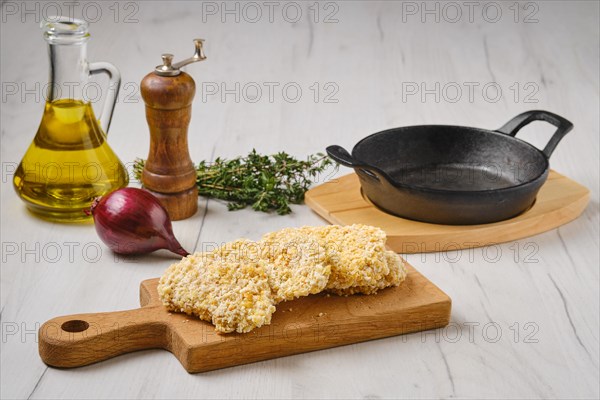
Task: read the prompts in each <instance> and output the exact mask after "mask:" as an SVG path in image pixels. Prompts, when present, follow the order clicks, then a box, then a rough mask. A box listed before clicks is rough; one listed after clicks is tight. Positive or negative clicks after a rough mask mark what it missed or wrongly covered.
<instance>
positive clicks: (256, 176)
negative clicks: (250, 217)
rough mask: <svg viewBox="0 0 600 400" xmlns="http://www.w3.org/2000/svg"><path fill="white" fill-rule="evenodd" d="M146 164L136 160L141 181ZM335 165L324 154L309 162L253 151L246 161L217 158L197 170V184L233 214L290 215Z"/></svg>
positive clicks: (203, 163)
mask: <svg viewBox="0 0 600 400" xmlns="http://www.w3.org/2000/svg"><path fill="white" fill-rule="evenodd" d="M144 162H145V161H144V160H142V159H139V158H138V159H136V160H135V162H134V166H133V171H134V175H135V177H136V178H137V179H138V180H140V178H141V176H142V170H143V168H144ZM331 165H333V163H332V161H331V160H330V159H329V158H328V157H327V156H326V155H324V154H322V153H316V154H313V155H310V156H308V157H307V158H306V160H299V159H296V158H294V157H292V156H290V155H289V154H287V153H285V152H279V153H277V154H273V155H261V154H258V153H257V152H256V150H254V149H253V150H252V151H251V152H250V153H249V154H248V155H247V156H245V157H237V158H233V159H231V160H227V159H225V158H221V157H219V158H217V159H216V160H215V161H213V162H208V161H201V162H200V163H199V164H198V165H197V166H196V174H197V177H196V184H197V185H198V194H199V195H200V196H205V197H210V198H215V199H220V200H225V201H226V202H227V207H228V209H229V210H230V211H232V210H240V209H242V208H246V207H247V206H251V207H252V209H254V210H255V211H262V212H270V211H276V212H277V213H278V214H280V215H285V214H289V213H290V212H291V211H292V209H291V208H290V204H299V203H302V201H303V200H304V193H306V191H307V190H308V189H309V188H310V186H311V185H312V184H313V183H314V182H316V181H318V180H320V177H321V175H322V174H323V173H324V172H325V171H326V169H327V167H329V166H331Z"/></svg>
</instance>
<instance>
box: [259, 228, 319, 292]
mask: <svg viewBox="0 0 600 400" xmlns="http://www.w3.org/2000/svg"><path fill="white" fill-rule="evenodd" d="M259 244H260V248H261V251H262V253H261V256H262V259H263V260H265V261H266V268H267V274H268V276H269V285H271V290H272V293H273V296H274V298H275V302H276V303H280V302H282V301H285V300H293V299H295V298H297V297H301V296H308V295H309V294H315V293H319V292H321V291H323V289H325V286H326V285H327V282H328V281H329V276H330V274H331V267H330V266H329V265H328V264H326V263H325V249H324V248H323V247H322V246H321V245H320V244H319V242H318V241H316V240H314V239H313V238H312V237H309V236H306V235H305V234H304V233H303V232H302V231H300V230H298V229H293V228H287V229H282V230H280V231H277V232H272V233H268V234H266V235H264V236H263V238H262V240H261V241H260V242H259Z"/></svg>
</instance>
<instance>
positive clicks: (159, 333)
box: [38, 306, 169, 368]
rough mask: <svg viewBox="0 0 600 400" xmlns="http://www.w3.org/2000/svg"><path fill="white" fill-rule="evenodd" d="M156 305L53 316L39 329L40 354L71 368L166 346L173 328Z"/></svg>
mask: <svg viewBox="0 0 600 400" xmlns="http://www.w3.org/2000/svg"><path fill="white" fill-rule="evenodd" d="M159 307H162V306H159ZM156 308H157V307H142V308H138V309H135V310H127V311H116V312H105V313H96V314H74V315H65V316H62V317H57V318H53V319H51V320H49V321H47V322H45V323H44V324H43V325H42V326H41V327H40V330H39V332H38V344H39V353H40V356H41V358H42V360H43V361H44V362H45V363H46V364H48V365H51V366H53V367H62V368H71V367H80V366H83V365H88V364H92V363H95V362H98V361H102V360H106V359H107V358H111V357H114V356H118V355H120V354H124V353H129V352H132V351H136V350H144V349H152V348H166V347H167V332H168V330H169V328H168V324H167V323H166V322H165V321H159V320H157V318H156V316H157V314H159V313H157V312H156Z"/></svg>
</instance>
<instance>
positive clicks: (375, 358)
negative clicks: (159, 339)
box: [0, 1, 600, 399]
mask: <svg viewBox="0 0 600 400" xmlns="http://www.w3.org/2000/svg"><path fill="white" fill-rule="evenodd" d="M56 4H58V5H59V7H62V10H60V12H61V13H62V14H67V13H68V12H69V8H68V7H69V6H68V5H67V3H66V2H65V3H63V2H54V5H49V3H44V2H40V3H38V2H29V4H28V5H27V7H29V8H27V9H25V7H26V6H25V5H23V3H21V2H11V1H5V2H3V3H2V28H1V29H2V32H1V33H2V35H1V40H2V41H1V51H2V53H1V80H2V85H3V87H2V96H3V98H2V103H1V107H2V110H1V132H2V146H1V149H2V152H1V154H2V190H1V199H2V205H1V207H2V230H1V233H2V240H1V241H2V268H1V282H2V285H1V306H2V314H1V323H2V342H1V350H2V351H1V356H0V360H1V378H2V382H1V397H2V398H7V399H8V398H77V399H82V398H242V397H243V398H248V397H257V398H398V397H408V398H415V397H427V398H431V397H487V398H499V397H507V398H524V397H528V398H529V397H533V398H538V397H553V398H556V397H558V398H567V397H569V398H598V396H599V395H600V394H599V388H598V380H599V362H598V353H599V332H598V327H599V301H600V299H599V276H598V265H599V245H598V241H599V232H598V226H599V223H598V222H599V221H598V219H599V218H598V215H599V213H598V209H599V206H598V199H599V197H598V189H599V188H598V186H599V185H598V171H599V139H598V138H599V131H600V129H599V118H598V110H599V106H600V104H599V93H598V91H599V86H598V85H599V79H598V71H599V68H600V66H599V54H598V52H599V31H598V30H599V23H598V22H599V21H598V2H594V1H581V2H567V1H551V2H550V1H549V2H541V1H540V2H529V3H527V2H521V3H519V4H517V7H515V6H514V2H513V1H507V2H497V3H483V2H473V3H469V4H465V3H464V2H457V3H445V2H433V1H432V2H427V4H425V5H424V4H423V3H421V2H393V1H386V2H369V3H367V2H366V1H354V2H341V1H338V2H329V3H318V4H316V5H315V4H313V2H306V3H300V2H299V3H287V2H274V3H269V4H265V3H263V2H257V3H253V4H252V5H250V6H248V5H246V3H241V2H229V3H227V5H224V4H223V3H221V2H204V3H200V2H198V3H197V2H192V1H182V2H168V3H167V2H166V1H152V2H121V3H117V4H116V5H115V4H113V2H107V3H102V4H100V3H99V2H96V3H91V4H88V3H83V2H82V3H78V4H79V5H78V6H76V7H75V8H74V9H73V13H74V16H76V17H81V16H82V15H83V16H84V17H87V18H88V19H89V20H92V21H95V22H94V23H92V24H91V33H92V39H91V40H90V42H89V58H90V60H103V61H111V62H113V63H115V64H116V65H117V66H118V67H119V68H120V70H121V73H122V76H123V88H122V97H121V101H120V103H119V104H118V106H117V109H116V113H115V118H114V121H113V125H112V128H111V131H110V134H109V142H110V144H111V146H112V148H113V149H114V150H115V151H116V152H117V153H118V155H119V157H120V158H121V160H123V161H124V162H130V161H132V160H133V159H134V158H135V157H144V156H146V155H147V149H148V141H149V135H148V130H147V125H146V121H145V117H144V106H143V102H142V101H141V99H140V96H139V92H138V90H137V88H138V84H139V82H140V81H141V79H142V77H143V76H144V75H145V74H146V73H148V72H149V71H151V70H152V69H153V67H154V66H155V65H156V64H158V63H159V62H160V54H161V53H164V52H172V53H174V54H175V56H176V59H181V58H183V57H188V56H190V55H191V53H192V49H193V47H192V46H193V45H192V41H191V40H192V39H193V38H194V37H198V36H200V37H203V38H205V39H206V54H207V56H208V60H207V61H206V62H204V63H201V64H196V65H193V66H190V67H189V68H188V72H190V73H191V74H192V75H193V76H194V78H195V79H196V82H197V84H198V88H199V91H198V93H197V96H196V99H195V102H194V106H193V109H194V111H193V118H192V122H191V126H190V148H191V154H192V158H193V159H194V160H201V159H211V158H213V157H216V156H226V157H233V156H236V155H240V154H245V153H247V152H248V151H249V150H250V149H252V148H256V149H257V150H258V151H260V152H262V153H273V152H276V151H279V150H285V151H288V152H290V153H292V154H294V155H297V156H305V155H306V154H309V153H313V152H317V151H323V150H324V148H325V147H326V146H327V145H330V144H340V145H343V146H345V147H347V148H351V147H352V146H353V145H354V144H355V143H356V142H357V141H358V140H359V139H361V138H362V137H364V136H366V135H368V134H370V133H373V132H376V131H378V130H382V129H385V128H389V127H395V126H403V125H412V124H430V123H446V124H457V125H472V126H478V127H484V128H497V127H499V126H501V125H502V124H503V123H504V122H506V121H507V120H508V119H509V118H511V117H513V116H515V115H516V114H518V113H520V112H522V111H525V110H528V109H546V110H549V111H553V112H555V113H558V114H560V115H563V116H565V117H566V118H568V119H570V120H571V121H573V123H574V124H575V129H574V130H573V132H572V133H570V134H569V135H568V136H567V137H566V138H565V139H564V140H563V142H562V143H561V144H560V146H559V147H558V148H557V151H556V152H555V154H554V155H553V157H552V160H551V164H552V167H553V168H554V169H556V170H557V171H559V172H561V173H563V174H566V175H567V176H569V177H571V178H573V179H575V180H577V181H578V182H580V183H582V184H584V185H586V186H587V187H588V188H590V190H591V193H592V196H591V202H590V205H589V206H588V208H587V210H586V211H585V212H584V214H583V215H582V216H581V217H580V218H579V219H578V220H576V221H574V222H572V223H570V224H568V225H566V226H563V227H561V228H560V229H557V230H554V231H551V232H547V233H544V234H541V235H538V236H535V237H532V238H528V239H524V240H520V241H518V242H514V243H508V244H504V245H502V246H498V247H497V248H495V249H488V250H485V249H476V250H473V251H469V252H468V251H464V252H453V253H444V254H439V253H438V254H424V255H420V254H414V255H409V256H407V258H408V260H409V261H410V262H411V263H412V264H413V265H414V266H415V267H416V268H417V269H418V270H419V271H421V272H422V273H423V274H425V275H426V276H427V277H428V278H429V279H431V280H432V281H433V282H434V283H436V284H437V285H438V286H439V287H440V288H442V289H443V290H444V291H446V292H447V293H448V294H449V295H450V296H451V297H452V299H453V312H452V324H451V325H450V327H449V328H447V329H445V330H440V331H437V332H427V333H416V334H411V335H406V336H402V337H395V338H389V339H383V340H377V341H373V342H369V343H363V344H357V345H351V346H345V347H341V348H335V349H330V350H325V351H319V352H314V353H309V354H304V355H298V356H292V357H287V358H282V359H276V360H271V361H265V362H260V363H255V364H250V365H245V366H241V367H235V368H229V369H225V370H219V371H215V372H209V373H205V374H198V375H189V374H187V373H186V372H185V371H184V369H183V368H182V367H181V365H180V364H179V362H178V361H177V360H176V359H175V358H174V357H173V356H172V355H171V354H169V353H168V352H166V351H161V350H152V351H142V352H138V353H134V354H129V355H125V356H121V357H117V358H115V359H112V360H109V361H106V362H102V363H99V364H96V365H91V366H88V367H84V368H79V369H73V370H57V369H52V368H48V367H47V366H46V365H44V364H43V363H42V361H41V360H40V358H39V356H38V350H37V342H36V340H37V339H36V331H37V327H38V326H39V325H40V324H41V323H43V322H44V321H46V320H48V319H50V318H52V317H55V316H58V315H64V314H71V313H77V312H98V311H111V310H119V309H127V308H134V307H137V306H138V292H137V291H138V285H139V282H140V281H141V280H143V279H146V278H151V277H156V276H159V275H160V274H161V272H162V271H163V270H164V269H165V268H166V267H167V266H168V264H169V263H170V262H172V261H173V259H172V258H170V256H168V255H167V254H166V253H157V254H153V255H148V256H144V257H140V258H137V259H134V260H123V259H121V258H118V257H115V256H114V255H113V254H111V253H110V251H109V250H108V249H107V248H106V247H105V246H104V245H103V244H102V243H101V242H100V241H99V239H98V238H97V236H96V233H95V231H94V228H93V226H92V225H79V226H70V225H60V224H52V223H47V222H44V221H40V220H38V219H36V218H34V217H32V216H31V215H30V214H28V212H27V211H26V210H25V207H24V205H23V203H22V202H21V201H20V200H19V199H18V198H17V196H16V195H15V193H14V191H13V189H12V187H11V186H12V171H13V170H14V168H15V167H16V164H17V163H18V162H19V161H20V159H21V157H22V155H23V154H24V153H25V150H26V149H27V146H28V145H29V143H30V142H31V140H32V139H33V136H34V134H35V132H36V129H37V127H38V124H39V119H40V117H41V114H42V109H43V100H42V99H40V97H39V96H37V99H36V94H35V93H33V94H32V93H29V92H27V91H26V90H27V89H32V88H33V92H36V89H35V85H36V84H37V85H42V86H43V85H44V84H45V83H46V78H47V76H48V71H47V60H46V57H47V56H46V48H45V46H46V44H45V42H44V40H43V39H42V36H41V32H40V30H39V28H38V27H37V23H36V21H35V19H36V18H39V17H40V14H43V13H44V12H45V13H56V12H57V11H56V9H55V8H54V9H53V8H51V7H55V5H56ZM35 7H37V11H36V8H35ZM236 7H237V8H236ZM298 7H300V10H301V11H302V14H301V15H298V14H297V12H298ZM226 8H227V9H226ZM98 9H100V11H101V13H100V14H98V12H97V10H98ZM27 10H34V11H31V12H28V11H27ZM227 10H234V11H232V13H227ZM236 10H237V11H236ZM427 10H434V11H432V13H428V12H427ZM436 10H437V11H436ZM257 11H260V13H261V15H260V16H259V15H258V14H257ZM457 12H460V14H457ZM499 12H500V13H501V14H499ZM236 13H237V15H236ZM236 18H238V19H239V22H236ZM436 19H437V21H436ZM423 20H424V22H423ZM515 20H516V22H515ZM326 21H327V22H326ZM15 84H16V86H15ZM236 84H239V89H236ZM257 86H258V87H260V88H261V92H262V93H261V94H260V96H256V94H257V91H256V87H257ZM15 87H17V91H16V93H14V92H15V91H14V90H13V89H14V88H15ZM269 87H272V88H273V92H272V94H271V95H272V96H271V98H270V97H269ZM284 88H285V90H284ZM298 88H300V89H301V96H300V97H299V98H296V97H297V94H296V90H297V89H298ZM457 88H459V89H460V92H457ZM469 88H472V90H473V91H472V92H470V91H469ZM498 88H499V89H500V90H501V94H500V95H499V96H498V93H497V92H496V91H497V90H498ZM317 89H318V90H317ZM202 90H204V93H203V94H202V93H201V91H202ZM224 90H229V92H224ZM27 93H29V94H27ZM236 94H237V95H238V96H239V99H237V100H236ZM436 96H437V98H436ZM296 100H297V101H296ZM549 132H551V128H550V127H549V126H547V125H544V124H543V123H535V124H532V125H531V126H530V127H528V128H527V129H526V130H525V131H524V132H523V137H525V138H526V139H528V140H530V141H532V142H533V143H534V144H536V145H542V144H543V143H544V142H545V140H547V137H548V134H549ZM348 172H349V170H347V169H344V170H342V171H340V173H348ZM323 223H324V221H323V220H321V219H320V218H318V217H317V216H316V215H315V214H314V213H313V212H312V211H311V210H310V209H308V208H307V207H306V206H295V207H294V212H293V214H291V215H288V216H284V217H281V216H277V215H267V214H263V213H256V212H253V211H247V210H245V211H237V212H228V211H227V209H226V207H225V206H224V205H223V204H221V203H219V202H216V201H212V200H210V201H207V200H206V199H203V198H201V199H200V211H199V212H198V214H197V215H196V216H194V217H193V218H190V219H189V220H186V221H182V222H177V223H175V224H174V225H175V227H174V229H175V233H176V236H177V237H178V238H179V239H180V241H181V242H182V244H183V246H184V247H185V248H187V249H196V250H199V249H201V248H202V246H203V245H205V244H207V243H214V242H217V243H220V242H223V241H228V240H232V239H235V238H238V237H248V238H251V239H256V238H258V237H259V236H260V235H261V234H263V233H264V232H267V231H271V230H275V229H278V228H281V227H285V226H299V225H304V224H317V225H318V224H323ZM487 251H489V252H490V253H487ZM492 251H500V252H501V254H500V256H499V257H496V256H495V255H491V252H492ZM490 259H494V262H492V261H490Z"/></svg>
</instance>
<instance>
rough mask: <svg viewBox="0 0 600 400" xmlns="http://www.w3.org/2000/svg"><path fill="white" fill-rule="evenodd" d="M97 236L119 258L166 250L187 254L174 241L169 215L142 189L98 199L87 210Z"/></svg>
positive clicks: (116, 191)
mask: <svg viewBox="0 0 600 400" xmlns="http://www.w3.org/2000/svg"><path fill="white" fill-rule="evenodd" d="M90 212H91V213H92V215H93V217H94V225H95V227H96V232H97V233H98V236H99V237H100V239H102V241H103V242H104V243H105V244H106V245H107V246H108V247H109V248H110V249H111V250H112V251H114V252H115V253H118V254H125V255H131V254H145V253H151V252H153V251H156V250H158V249H168V250H170V251H172V252H173V253H175V254H178V255H180V256H182V257H185V256H187V255H189V253H188V252H187V251H186V250H185V249H184V248H183V247H181V244H179V242H178V241H177V239H175V235H174V234H173V227H172V225H171V220H170V218H169V214H168V213H167V211H166V210H165V208H164V207H163V206H162V204H160V202H159V201H158V199H157V198H156V197H154V196H153V195H152V194H151V193H149V192H148V191H146V190H143V189H137V188H123V189H119V190H115V191H114V192H111V193H109V194H107V195H105V196H102V197H99V198H97V199H96V200H95V201H94V203H93V204H92V207H91V209H90Z"/></svg>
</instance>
